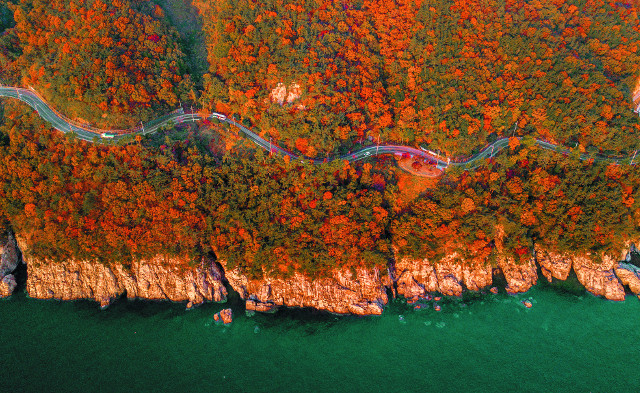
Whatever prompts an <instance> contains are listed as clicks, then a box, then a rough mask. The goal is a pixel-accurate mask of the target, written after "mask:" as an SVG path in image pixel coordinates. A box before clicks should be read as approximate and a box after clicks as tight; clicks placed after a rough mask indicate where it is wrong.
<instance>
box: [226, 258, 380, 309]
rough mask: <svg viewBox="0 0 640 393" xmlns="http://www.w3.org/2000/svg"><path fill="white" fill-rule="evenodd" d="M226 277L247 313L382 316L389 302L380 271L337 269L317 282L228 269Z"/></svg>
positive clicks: (301, 277) (300, 276) (302, 276)
mask: <svg viewBox="0 0 640 393" xmlns="http://www.w3.org/2000/svg"><path fill="white" fill-rule="evenodd" d="M221 263H222V266H223V267H225V266H226V265H225V263H224V262H223V261H221ZM225 278H226V279H227V281H229V284H230V285H231V287H233V289H234V290H235V291H236V292H238V293H239V294H240V297H242V298H243V299H245V300H247V310H254V311H262V312H268V311H273V310H274V309H275V308H276V307H277V306H286V307H312V308H315V309H318V310H324V311H329V312H332V313H336V314H355V315H379V314H382V310H383V306H384V305H385V304H387V302H388V298H387V293H386V287H385V285H384V284H383V282H382V279H381V277H380V272H379V271H378V269H372V270H368V269H364V268H359V269H356V270H355V275H354V274H353V272H352V271H351V270H350V269H344V270H337V271H335V272H333V274H332V276H330V277H326V278H320V279H316V280H311V279H309V278H308V277H306V276H304V275H302V274H299V273H295V274H294V275H293V276H291V277H289V278H286V279H281V278H271V277H263V278H262V279H259V280H258V279H255V280H254V279H250V278H249V277H247V276H246V275H243V274H241V273H240V272H239V271H238V270H237V269H231V270H228V269H226V267H225Z"/></svg>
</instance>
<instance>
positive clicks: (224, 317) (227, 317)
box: [213, 308, 233, 325]
mask: <svg viewBox="0 0 640 393" xmlns="http://www.w3.org/2000/svg"><path fill="white" fill-rule="evenodd" d="M213 320H214V321H216V322H222V323H224V324H225V325H228V324H230V323H231V322H233V311H231V309H230V308H225V309H224V310H221V311H220V312H218V313H216V314H215V315H214V316H213Z"/></svg>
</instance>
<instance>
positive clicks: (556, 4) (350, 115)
mask: <svg viewBox="0 0 640 393" xmlns="http://www.w3.org/2000/svg"><path fill="white" fill-rule="evenodd" d="M198 4H199V6H200V7H201V11H202V12H203V15H204V19H203V20H204V23H205V26H204V29H205V32H206V33H207V35H208V51H209V62H210V64H211V67H210V73H209V75H208V76H206V78H207V79H206V80H207V82H208V83H207V84H206V88H205V92H204V94H203V97H202V98H203V100H202V103H203V105H205V106H207V107H208V108H211V109H214V108H217V109H218V110H222V111H228V112H233V113H238V114H241V115H242V116H244V117H246V118H248V119H250V120H251V122H252V123H253V124H254V126H255V127H257V128H259V129H260V130H261V131H263V132H265V133H267V134H268V135H269V136H271V137H273V138H274V139H275V140H279V141H282V143H284V144H285V145H287V146H288V147H290V148H293V149H297V151H300V152H302V153H305V154H308V155H321V154H322V153H324V152H331V151H334V150H335V149H337V148H338V147H340V146H347V147H349V146H352V145H353V144H354V143H358V142H362V141H363V140H366V139H367V138H369V139H370V140H373V141H375V142H377V141H378V140H380V141H382V142H384V143H403V144H412V145H415V144H424V145H428V146H430V148H431V149H432V150H436V149H438V150H441V151H443V152H446V153H447V154H448V155H450V156H457V155H463V156H464V155H469V154H470V153H471V152H473V151H474V150H476V149H477V148H479V147H482V146H484V145H486V144H487V143H488V142H490V141H492V140H495V139H496V138H498V137H502V136H510V135H531V136H535V137H536V138H541V139H544V140H547V141H550V142H553V143H560V144H564V145H567V146H571V147H573V146H576V145H581V146H582V147H583V148H586V149H595V150H600V151H603V152H604V151H606V152H610V153H621V152H630V151H634V150H636V149H637V148H638V146H639V145H638V133H639V130H640V125H639V122H638V116H636V115H635V114H634V113H633V111H632V106H631V104H632V100H631V92H632V90H633V88H634V86H635V83H636V79H637V76H638V65H639V64H640V62H639V58H638V42H640V27H639V21H638V15H637V9H636V8H635V6H634V5H632V4H630V3H626V2H605V1H603V0H573V1H537V0H533V1H507V0H490V1H452V0H448V1H417V2H414V1H401V2H385V1H372V0H363V1H347V2H345V1H324V2H319V1H307V2H302V3H301V2H295V1H277V2H276V1H264V0H238V1H229V0H223V1H219V2H215V3H213V2H205V1H201V2H199V3H198ZM282 89H286V92H285V93H284V94H285V96H284V97H286V98H287V99H286V100H283V99H282V98H281V99H274V91H278V90H282ZM297 96H299V98H295V99H292V100H289V97H291V98H293V97H297Z"/></svg>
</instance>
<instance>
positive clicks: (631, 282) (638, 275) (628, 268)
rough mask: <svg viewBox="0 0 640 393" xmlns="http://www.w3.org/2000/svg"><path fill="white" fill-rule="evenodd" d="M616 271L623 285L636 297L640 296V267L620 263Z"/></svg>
mask: <svg viewBox="0 0 640 393" xmlns="http://www.w3.org/2000/svg"><path fill="white" fill-rule="evenodd" d="M614 271H615V273H616V276H618V278H619V279H620V283H621V284H622V285H626V286H628V287H629V290H630V291H631V292H633V293H635V294H636V295H638V294H640V267H637V266H635V265H632V264H630V263H623V262H620V263H618V266H616V267H615V268H614Z"/></svg>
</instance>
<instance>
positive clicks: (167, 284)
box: [25, 253, 227, 306]
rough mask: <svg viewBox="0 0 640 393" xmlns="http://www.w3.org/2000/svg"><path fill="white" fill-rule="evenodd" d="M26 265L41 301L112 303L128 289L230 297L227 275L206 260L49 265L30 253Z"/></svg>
mask: <svg viewBox="0 0 640 393" xmlns="http://www.w3.org/2000/svg"><path fill="white" fill-rule="evenodd" d="M25 254H27V255H28V253H25ZM25 263H26V264H27V293H28V294H29V296H30V297H32V298H37V299H60V300H74V299H92V300H95V301H97V302H100V304H101V305H102V306H107V305H108V304H109V303H110V302H111V301H112V300H114V299H115V298H117V297H118V296H120V295H122V294H123V293H125V292H126V295H127V297H128V298H140V299H151V300H172V301H174V302H180V301H189V302H192V303H195V304H199V303H202V302H204V301H224V300H226V295H227V291H226V289H225V287H224V285H223V283H222V273H221V272H220V270H219V269H218V267H217V266H216V264H215V263H212V262H211V261H209V260H205V259H203V261H202V262H201V264H200V265H198V266H196V267H189V266H185V264H184V263H182V262H181V261H177V260H172V259H168V258H165V257H156V258H154V259H151V260H149V261H137V262H135V263H133V264H132V265H131V267H130V268H125V267H124V266H122V265H115V266H107V265H103V264H101V263H98V262H90V261H74V260H68V261H63V262H54V263H46V264H45V263H41V261H38V260H34V259H33V258H31V257H28V256H27V257H25Z"/></svg>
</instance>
